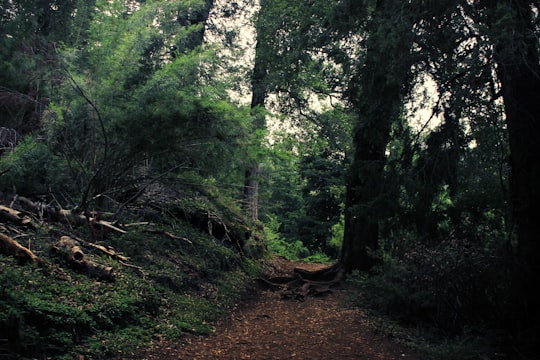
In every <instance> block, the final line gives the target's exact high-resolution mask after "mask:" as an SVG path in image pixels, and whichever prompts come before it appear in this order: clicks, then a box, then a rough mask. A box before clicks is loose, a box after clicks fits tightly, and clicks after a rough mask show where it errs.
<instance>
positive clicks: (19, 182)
mask: <svg viewBox="0 0 540 360" xmlns="http://www.w3.org/2000/svg"><path fill="white" fill-rule="evenodd" d="M4 171H5V172H6V173H5V174H4V175H3V176H2V177H0V189H4V191H12V190H15V192H16V193H19V194H35V193H38V194H39V193H48V192H50V191H53V192H63V191H66V190H73V189H72V188H71V186H72V185H71V184H72V183H71V182H70V181H69V176H68V175H69V168H68V164H67V163H66V162H65V161H64V160H63V159H62V158H61V157H59V156H57V155H55V154H54V153H53V152H52V151H51V150H50V149H49V147H48V146H47V144H46V143H44V142H41V141H39V140H34V139H32V138H31V137H26V138H25V139H24V140H23V141H22V143H20V144H19V145H18V146H17V147H16V148H15V150H14V151H13V152H8V153H7V154H5V155H4V156H2V157H1V158H0V172H4Z"/></svg>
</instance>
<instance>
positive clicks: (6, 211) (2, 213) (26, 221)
mask: <svg viewBox="0 0 540 360" xmlns="http://www.w3.org/2000/svg"><path fill="white" fill-rule="evenodd" d="M0 219H3V220H5V221H7V222H10V223H12V224H15V225H19V226H25V227H30V228H33V229H35V228H37V225H36V224H35V223H34V221H33V220H32V219H31V218H30V217H29V216H27V215H24V214H23V213H22V212H20V211H17V210H15V209H12V208H10V207H7V206H4V205H0Z"/></svg>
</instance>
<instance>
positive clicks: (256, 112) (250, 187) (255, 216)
mask: <svg viewBox="0 0 540 360" xmlns="http://www.w3.org/2000/svg"><path fill="white" fill-rule="evenodd" d="M260 3H261V7H264V6H268V5H267V3H268V1H266V0H262V1H261V2H260ZM262 46H264V45H263V44H262V42H261V41H260V40H258V41H257V44H256V46H255V64H254V66H253V74H252V76H251V93H252V95H251V109H252V116H253V126H252V132H253V133H254V134H255V136H254V138H257V136H256V135H257V132H259V131H261V130H265V129H266V118H265V115H264V114H263V113H261V110H260V109H264V108H265V101H266V96H267V85H266V75H267V71H268V67H267V63H266V59H265V57H264V55H263V53H262ZM260 145H261V144H259V143H257V144H255V146H256V147H257V148H258V147H259V146H260ZM257 148H256V149H255V154H248V157H254V158H253V159H250V160H251V161H248V162H249V163H250V164H248V166H247V168H246V172H245V180H244V211H245V213H246V214H247V215H248V216H249V217H250V219H251V220H252V221H254V222H256V221H258V220H259V177H260V164H259V160H260V159H259V156H258V155H257Z"/></svg>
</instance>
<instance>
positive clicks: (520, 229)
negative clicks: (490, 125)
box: [475, 0, 540, 329]
mask: <svg viewBox="0 0 540 360" xmlns="http://www.w3.org/2000/svg"><path fill="white" fill-rule="evenodd" d="M479 5H480V9H479V11H478V12H477V13H476V14H475V15H476V19H477V21H478V22H479V26H481V25H482V24H484V25H485V26H486V27H487V29H486V33H487V35H488V36H489V38H490V41H491V42H492V44H493V59H494V61H495V63H496V71H497V77H498V79H499V81H500V88H501V94H502V98H503V100H504V109H505V115H506V123H507V127H508V134H509V143H510V166H511V174H510V178H511V182H510V184H511V186H510V192H511V201H512V215H513V218H514V221H515V223H516V225H517V229H516V235H517V241H518V255H519V258H520V260H521V261H522V264H521V267H520V271H519V272H518V273H519V275H518V277H519V280H518V282H517V283H518V286H517V287H518V292H519V293H520V294H523V295H524V296H523V300H524V306H523V309H522V311H523V313H524V314H527V315H525V316H523V315H522V316H523V317H522V319H528V321H526V323H527V325H533V326H535V328H536V329H538V322H539V321H540V310H539V309H540V296H539V294H538V291H537V290H536V288H535V285H532V284H538V282H539V281H540V242H539V241H538V236H537V229H536V226H537V224H538V222H539V221H540V218H539V214H540V213H539V212H538V211H537V209H536V207H537V206H538V204H539V203H540V191H539V190H538V186H537V184H538V183H540V161H539V159H540V132H539V127H540V102H539V101H538V99H540V59H539V51H540V49H539V47H540V46H539V43H538V32H539V31H538V11H539V7H538V3H537V2H535V1H524V0H522V1H502V0H501V1H493V2H490V1H480V2H479ZM501 30H502V31H501Z"/></svg>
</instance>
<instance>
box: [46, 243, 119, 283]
mask: <svg viewBox="0 0 540 360" xmlns="http://www.w3.org/2000/svg"><path fill="white" fill-rule="evenodd" d="M51 253H52V254H53V255H56V256H60V257H62V258H64V259H65V260H66V261H67V263H68V264H69V266H70V267H71V268H73V269H74V270H77V271H81V272H84V273H86V274H88V275H89V276H93V277H96V278H99V279H103V280H106V281H111V282H113V281H115V274H114V270H113V268H112V267H110V266H106V265H103V264H98V263H96V262H94V261H92V260H90V259H88V257H87V256H86V254H85V253H84V252H83V251H82V249H81V247H80V244H79V243H78V242H77V241H76V240H74V239H72V238H70V237H69V236H62V237H61V238H60V240H59V241H58V242H57V243H56V244H55V245H54V246H52V247H51Z"/></svg>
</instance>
